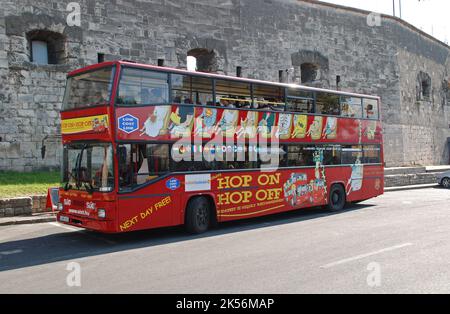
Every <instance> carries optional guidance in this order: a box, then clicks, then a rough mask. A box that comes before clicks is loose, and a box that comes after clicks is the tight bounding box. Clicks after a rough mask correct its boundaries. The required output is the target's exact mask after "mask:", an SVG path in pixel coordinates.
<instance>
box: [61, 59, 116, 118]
mask: <svg viewBox="0 0 450 314" xmlns="http://www.w3.org/2000/svg"><path fill="white" fill-rule="evenodd" d="M113 78H114V68H113V67H107V68H103V69H99V70H96V71H91V72H86V73H82V74H78V75H75V76H71V77H69V78H68V80H67V86H66V91H65V94H64V101H63V106H62V110H63V111H64V110H71V109H80V108H86V107H93V106H99V105H107V104H109V100H110V96H111V90H112V84H113Z"/></svg>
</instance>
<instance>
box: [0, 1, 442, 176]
mask: <svg viewBox="0 0 450 314" xmlns="http://www.w3.org/2000/svg"><path fill="white" fill-rule="evenodd" d="M70 2H73V1H67V0H65V1H55V0H53V1H51V0H37V1H31V0H0V170H12V169H14V170H19V171H30V170H34V169H43V168H57V167H58V166H59V164H60V154H61V144H60V138H58V137H57V135H58V134H59V133H60V127H59V110H60V106H61V102H62V98H63V93H64V87H65V76H66V74H67V72H68V71H70V70H72V69H75V68H78V67H81V66H85V65H89V64H93V63H97V62H98V61H99V60H100V61H101V60H105V61H107V60H116V59H127V60H134V61H139V62H143V63H150V64H157V63H158V62H160V63H161V62H164V65H166V66H171V67H179V68H184V67H186V57H187V56H188V55H192V56H195V57H197V60H198V64H199V66H200V67H201V68H202V69H203V70H209V71H215V72H218V73H224V74H228V75H236V71H237V67H240V70H241V71H242V76H244V77H249V78H258V79H264V80H271V81H278V80H279V79H280V77H281V78H282V79H284V80H286V77H289V78H290V82H298V83H301V82H303V83H304V84H305V85H312V86H319V87H325V88H332V89H335V88H336V77H337V76H339V77H340V84H339V88H340V89H341V90H345V91H350V92H358V93H367V94H375V95H379V96H381V98H382V102H383V106H382V116H383V124H384V139H385V162H386V165H387V166H404V165H432V164H448V163H449V152H448V146H447V138H450V91H449V81H450V57H449V56H450V48H449V46H448V45H446V44H444V43H442V42H440V41H438V40H436V39H434V38H432V37H431V36H428V35H426V34H425V33H423V32H421V31H420V30H418V29H416V28H414V27H413V26H411V25H409V24H407V23H405V22H403V21H401V20H399V19H397V18H393V17H390V16H384V15H383V16H377V15H373V14H371V15H369V14H370V12H365V11H361V10H356V9H350V8H345V7H340V6H335V5H329V4H323V3H322V4H320V3H317V2H315V1H309V0H303V1H297V0H189V1H186V0H109V1H106V0H101V1H94V0H80V1H77V3H78V4H79V6H80V8H81V19H80V21H81V25H80V26H76V25H75V26H69V25H68V24H67V20H66V19H67V16H68V14H69V13H70V11H67V5H68V4H69V3H70ZM33 40H41V41H45V42H47V44H48V50H49V63H52V64H48V65H37V64H35V63H32V62H31V61H32V56H31V48H30V45H31V41H33ZM286 70H288V71H286ZM280 71H281V72H280ZM286 73H289V75H286ZM43 142H45V144H46V147H47V149H46V158H45V159H42V158H41V146H42V143H43Z"/></svg>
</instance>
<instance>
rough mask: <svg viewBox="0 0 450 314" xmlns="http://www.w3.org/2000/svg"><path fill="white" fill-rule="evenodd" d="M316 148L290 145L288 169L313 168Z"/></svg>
mask: <svg viewBox="0 0 450 314" xmlns="http://www.w3.org/2000/svg"><path fill="white" fill-rule="evenodd" d="M314 151H315V147H314V146H305V145H289V146H288V156H287V158H288V161H287V165H288V167H308V166H313V165H314V162H313V159H314V158H313V157H314Z"/></svg>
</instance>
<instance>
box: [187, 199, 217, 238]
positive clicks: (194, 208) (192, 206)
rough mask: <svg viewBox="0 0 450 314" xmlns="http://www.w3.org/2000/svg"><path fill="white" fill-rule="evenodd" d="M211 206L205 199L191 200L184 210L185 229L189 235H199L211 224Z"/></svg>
mask: <svg viewBox="0 0 450 314" xmlns="http://www.w3.org/2000/svg"><path fill="white" fill-rule="evenodd" d="M211 220H212V217H211V206H210V203H209V201H208V200H207V199H206V198H205V197H201V196H200V197H195V198H193V199H191V200H190V201H189V203H188V205H187V208H186V219H185V227H186V230H187V231H188V232H189V233H192V234H200V233H203V232H205V231H207V230H208V229H209V226H210V224H211Z"/></svg>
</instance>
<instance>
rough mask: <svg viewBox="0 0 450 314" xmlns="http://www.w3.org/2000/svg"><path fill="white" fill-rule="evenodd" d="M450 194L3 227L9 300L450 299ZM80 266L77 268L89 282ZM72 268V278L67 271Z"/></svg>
mask: <svg viewBox="0 0 450 314" xmlns="http://www.w3.org/2000/svg"><path fill="white" fill-rule="evenodd" d="M449 239H450V190H444V189H441V188H430V189H422V190H408V191H397V192H389V193H387V194H385V195H384V196H382V197H379V198H376V199H372V200H369V201H366V202H364V203H361V204H359V205H356V206H353V207H351V208H348V209H347V210H345V211H343V212H340V213H335V214H330V213H327V212H325V211H323V210H321V209H313V210H306V211H297V212H292V213H285V214H280V215H275V216H270V217H263V218H258V219H252V220H247V221H241V222H233V223H226V224H222V225H219V226H218V227H217V228H216V229H214V230H212V231H210V232H208V233H206V234H204V235H201V236H189V235H186V234H185V233H184V230H183V229H182V228H170V229H162V230H150V231H145V232H138V233H132V234H123V235H112V236H111V235H109V236H107V235H101V234H96V233H93V232H88V231H84V230H78V229H75V228H72V227H66V226H61V225H59V224H57V223H42V224H34V225H17V226H7V227H1V228H0V293H20V292H25V293H28V292H33V293H34V292H37V293H95V292H105V293H119V292H129V293H135V292H139V293H449V292H450V240H449ZM71 262H76V263H78V264H79V265H80V274H81V275H80V284H81V286H69V285H68V284H67V277H68V275H69V279H70V280H69V282H71V283H77V282H76V280H75V281H74V279H73V278H75V277H73V270H74V268H70V267H71V265H73V264H69V263H71ZM68 265H69V268H70V270H67V267H68Z"/></svg>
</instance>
